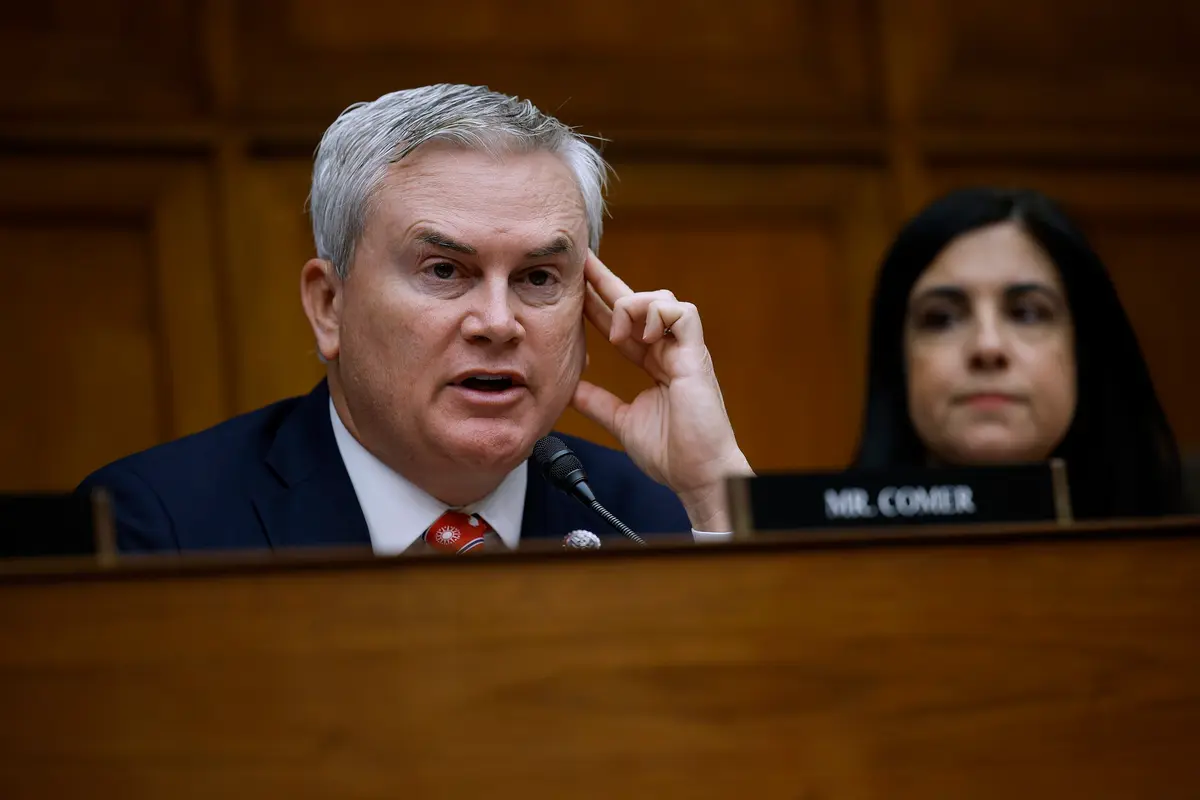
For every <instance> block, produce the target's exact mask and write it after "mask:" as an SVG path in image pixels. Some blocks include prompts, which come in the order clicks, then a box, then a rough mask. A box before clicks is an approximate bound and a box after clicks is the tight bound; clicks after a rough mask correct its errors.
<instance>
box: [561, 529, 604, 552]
mask: <svg viewBox="0 0 1200 800" xmlns="http://www.w3.org/2000/svg"><path fill="white" fill-rule="evenodd" d="M563 547H565V548H567V549H569V550H597V549H599V547H600V537H599V536H597V535H596V534H594V533H592V532H591V531H571V532H570V533H568V534H567V535H566V536H565V537H563Z"/></svg>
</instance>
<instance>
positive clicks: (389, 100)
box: [309, 84, 608, 278]
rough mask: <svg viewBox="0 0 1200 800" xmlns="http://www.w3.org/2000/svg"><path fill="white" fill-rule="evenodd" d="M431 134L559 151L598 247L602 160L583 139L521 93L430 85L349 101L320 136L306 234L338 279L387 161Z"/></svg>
mask: <svg viewBox="0 0 1200 800" xmlns="http://www.w3.org/2000/svg"><path fill="white" fill-rule="evenodd" d="M431 141H442V142H450V143H453V144H456V145H460V146H462V147H465V148H469V149H472V150H482V151H484V152H488V153H492V154H495V155H502V154H504V153H529V152H537V151H547V152H551V153H554V154H555V155H557V156H559V157H560V158H561V159H562V160H563V162H564V163H566V165H567V167H569V168H570V170H571V172H572V173H573V174H574V176H575V181H576V183H577V184H578V185H579V191H580V194H581V195H582V196H583V205H584V210H585V211H586V213H587V223H588V243H589V245H590V246H591V248H592V250H598V249H599V247H600V234H601V229H602V227H603V218H604V189H605V187H606V186H607V183H608V165H607V164H606V163H605V161H604V158H603V157H602V156H601V155H600V153H599V152H598V151H597V150H596V148H595V147H593V146H592V145H591V143H590V142H589V141H588V140H587V138H585V137H584V136H582V135H581V134H578V133H576V132H575V131H574V130H572V129H571V128H569V127H568V126H566V125H564V124H563V123H561V122H559V121H558V120H557V119H555V118H554V117H552V116H550V115H548V114H544V113H542V112H541V111H539V110H538V109H537V108H536V107H535V106H534V105H533V104H532V103H531V102H529V101H528V100H525V101H522V100H519V99H518V98H516V97H510V96H508V95H504V94H500V93H498V92H492V91H489V90H488V88H487V87H486V86H462V85H451V84H438V85H436V86H423V87H421V88H419V89H406V90H404V91H399V92H392V93H390V94H385V95H384V96H382V97H380V98H379V99H378V100H375V101H373V102H369V103H355V104H354V105H352V106H350V107H349V108H347V109H346V110H345V111H343V112H342V113H341V114H340V115H339V116H338V118H337V119H336V120H335V121H334V123H333V124H332V125H330V126H329V129H328V130H326V131H325V134H324V136H322V137H321V143H320V144H319V145H318V146H317V152H316V158H315V160H314V163H313V179H312V191H311V193H310V194H309V210H310V213H311V214H312V226H313V238H314V239H315V240H316V245H317V256H318V257H320V258H323V259H327V260H328V261H331V262H332V263H333V266H334V268H335V269H336V270H337V272H338V274H339V275H341V276H342V277H343V278H344V277H346V275H347V274H349V271H350V264H351V262H352V261H353V260H354V246H355V244H356V243H357V242H358V240H359V238H360V237H361V236H362V234H363V228H364V226H365V225H366V219H367V213H368V211H369V205H370V202H371V198H372V197H373V195H374V193H375V191H376V189H377V188H378V186H379V184H380V182H381V181H382V180H383V178H384V176H385V175H386V173H387V170H388V167H389V165H391V164H393V163H395V162H397V161H399V160H400V159H402V158H404V157H405V156H407V155H408V154H409V153H411V152H412V151H413V150H415V149H416V148H418V147H420V146H421V145H422V144H425V143H426V142H431Z"/></svg>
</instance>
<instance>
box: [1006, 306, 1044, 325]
mask: <svg viewBox="0 0 1200 800" xmlns="http://www.w3.org/2000/svg"><path fill="white" fill-rule="evenodd" d="M1011 313H1012V316H1013V319H1015V320H1017V321H1018V322H1025V323H1030V322H1045V321H1046V320H1048V319H1050V318H1051V317H1053V316H1054V314H1053V312H1052V311H1050V309H1048V308H1046V307H1045V306H1042V305H1039V304H1038V303H1019V304H1018V305H1016V306H1014V307H1013V309H1012V312H1011Z"/></svg>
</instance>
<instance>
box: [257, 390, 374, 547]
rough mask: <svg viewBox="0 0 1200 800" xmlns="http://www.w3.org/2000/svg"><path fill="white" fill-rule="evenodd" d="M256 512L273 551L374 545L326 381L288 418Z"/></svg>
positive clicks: (269, 458) (270, 460) (277, 437)
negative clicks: (331, 416) (338, 437)
mask: <svg viewBox="0 0 1200 800" xmlns="http://www.w3.org/2000/svg"><path fill="white" fill-rule="evenodd" d="M266 464H267V466H268V468H269V472H268V473H267V474H266V475H264V479H263V480H262V481H261V482H260V484H259V485H258V486H256V487H254V489H253V490H252V491H253V496H254V507H255V509H256V510H257V511H258V515H259V518H260V519H261V520H262V524H263V528H264V529H265V531H266V534H267V539H268V540H269V541H270V543H271V546H272V547H273V548H284V547H311V546H336V545H366V546H370V544H371V536H370V533H369V532H368V531H367V521H366V519H365V518H364V517H363V513H362V507H361V506H360V505H359V503H358V497H357V496H356V495H355V493H354V485H353V484H352V483H351V482H350V476H349V474H348V473H347V472H346V465H345V464H344V463H343V462H342V456H341V453H339V452H338V447H337V441H336V440H335V439H334V436H333V426H332V425H331V423H330V421H329V388H328V386H327V384H326V383H325V381H321V383H320V384H319V385H318V386H317V388H316V389H314V390H313V391H312V392H311V393H309V394H308V396H306V397H304V398H302V399H301V400H300V402H299V404H298V405H297V406H296V407H295V408H294V409H293V410H292V412H291V413H290V414H289V415H288V416H287V417H286V418H285V419H284V421H283V423H282V424H281V425H280V426H279V430H278V432H277V433H276V435H275V441H274V442H273V443H272V445H271V449H270V450H269V451H268V453H267V457H266Z"/></svg>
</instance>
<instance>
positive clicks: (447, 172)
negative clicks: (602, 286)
mask: <svg viewBox="0 0 1200 800" xmlns="http://www.w3.org/2000/svg"><path fill="white" fill-rule="evenodd" d="M587 251H588V229H587V221H586V215H585V212H584V206H583V200H582V197H581V195H580V192H579V188H578V186H577V184H576V183H575V180H574V177H573V176H572V174H571V172H570V170H569V169H568V168H567V166H566V165H565V164H564V163H563V162H562V160H561V159H559V158H558V157H557V156H555V155H553V154H550V153H545V152H538V153H527V154H519V155H507V156H505V157H503V158H502V159H497V158H495V157H493V156H491V155H488V154H484V153H479V152H475V151H471V150H466V149H462V148H457V147H453V146H450V145H444V144H440V143H431V144H427V145H424V146H422V147H420V148H419V149H418V150H416V151H415V152H413V153H412V154H411V155H409V156H408V157H406V158H405V159H404V160H402V161H400V162H398V163H396V164H394V165H392V167H391V168H390V170H389V172H388V175H387V177H386V179H385V180H384V182H383V183H382V185H381V186H380V187H379V189H378V191H377V193H376V194H375V195H374V197H373V199H372V201H371V202H370V204H369V206H368V213H367V219H366V225H365V229H364V232H363V235H362V238H361V240H360V241H359V242H358V245H357V247H356V249H355V256H354V261H353V264H352V265H351V268H350V272H349V277H348V278H346V280H345V281H344V282H343V285H342V288H341V292H340V295H341V297H340V309H339V311H338V313H339V317H340V322H339V325H338V331H337V333H338V335H337V343H336V352H335V353H328V352H325V353H324V355H325V356H326V357H327V358H328V357H330V356H332V355H336V357H337V364H336V367H335V369H336V372H337V382H338V383H339V384H340V388H341V391H342V393H343V394H344V398H345V404H346V408H347V410H348V411H349V414H350V417H351V419H352V430H354V431H355V433H356V434H357V436H358V438H359V439H360V441H362V442H363V443H364V445H366V446H367V448H368V449H370V450H372V451H373V452H375V454H376V455H377V456H380V457H381V458H383V460H385V461H387V462H388V463H391V464H393V465H397V464H408V465H410V466H411V468H412V469H425V468H433V469H460V468H461V469H466V470H478V471H483V472H491V471H496V472H502V471H508V470H511V469H513V468H514V467H516V465H517V464H519V463H520V462H521V461H523V460H524V459H525V458H527V457H528V455H529V453H530V451H531V449H532V448H533V445H534V443H535V442H536V441H537V440H538V438H540V437H542V436H544V435H545V434H547V433H548V432H549V431H550V429H551V427H552V426H553V425H554V422H555V421H556V420H557V419H558V417H559V415H561V414H562V412H563V410H564V409H565V408H566V407H567V405H568V403H569V402H570V399H571V396H572V394H573V393H574V391H575V387H576V384H577V383H578V382H579V376H580V374H581V372H582V370H583V366H584V358H585V343H584V329H583V300H584V276H583V264H584V260H585V258H586V256H587ZM336 306H338V302H337V301H335V307H336ZM324 349H326V348H324V347H323V350H324ZM409 477H410V479H411V478H413V476H411V475H410V476H409Z"/></svg>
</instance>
